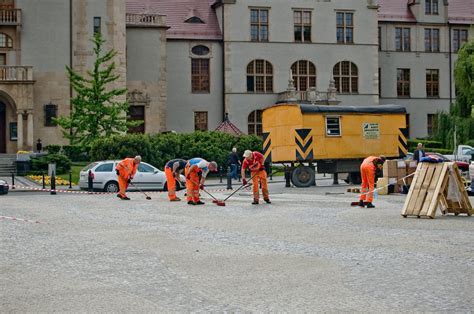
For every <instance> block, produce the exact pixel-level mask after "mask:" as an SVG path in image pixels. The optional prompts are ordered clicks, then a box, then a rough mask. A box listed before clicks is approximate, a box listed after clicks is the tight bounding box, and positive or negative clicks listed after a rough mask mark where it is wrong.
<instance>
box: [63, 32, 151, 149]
mask: <svg viewBox="0 0 474 314" xmlns="http://www.w3.org/2000/svg"><path fill="white" fill-rule="evenodd" d="M92 42H93V43H94V54H95V62H94V67H93V69H92V70H90V71H88V72H87V75H86V76H82V75H81V74H79V73H78V72H76V71H74V70H73V69H72V68H70V67H66V69H67V73H68V77H69V80H70V82H71V85H72V87H73V89H74V91H75V93H76V96H75V97H74V98H73V99H72V100H71V101H72V112H71V115H70V116H61V117H60V118H58V119H56V122H57V123H58V124H59V125H60V126H61V127H62V129H63V135H64V137H65V138H67V139H69V140H70V143H71V145H80V146H83V147H84V146H88V145H90V143H91V142H92V141H94V140H96V139H98V138H100V137H102V136H106V137H109V136H111V135H113V134H120V133H124V132H126V131H127V130H128V127H130V126H136V125H139V124H141V123H143V121H139V122H133V123H132V122H128V121H127V116H126V113H127V111H128V107H129V105H128V103H127V102H126V101H124V102H121V101H117V100H116V99H117V97H120V96H123V95H125V94H126V93H127V89H125V88H112V87H110V84H112V83H114V82H115V81H117V80H118V79H119V78H120V75H118V74H115V73H114V72H115V68H116V67H115V62H113V61H112V60H113V59H114V57H115V56H116V55H117V52H116V51H115V50H109V51H107V52H103V46H104V43H105V40H104V39H103V38H102V36H101V35H100V33H96V34H95V36H94V39H93V40H92Z"/></svg>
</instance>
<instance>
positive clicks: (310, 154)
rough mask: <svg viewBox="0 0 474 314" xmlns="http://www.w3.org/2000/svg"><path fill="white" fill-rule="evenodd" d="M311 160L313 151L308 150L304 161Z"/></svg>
mask: <svg viewBox="0 0 474 314" xmlns="http://www.w3.org/2000/svg"><path fill="white" fill-rule="evenodd" d="M313 159H314V155H313V150H310V151H309V154H308V156H306V160H313Z"/></svg>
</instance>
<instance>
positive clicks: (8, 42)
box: [0, 33, 13, 48]
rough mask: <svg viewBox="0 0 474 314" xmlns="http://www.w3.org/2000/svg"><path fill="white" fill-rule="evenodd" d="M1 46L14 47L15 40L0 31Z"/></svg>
mask: <svg viewBox="0 0 474 314" xmlns="http://www.w3.org/2000/svg"><path fill="white" fill-rule="evenodd" d="M0 48H13V40H12V38H11V37H10V36H8V35H7V34H4V33H0Z"/></svg>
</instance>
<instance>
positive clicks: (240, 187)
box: [223, 174, 257, 202]
mask: <svg viewBox="0 0 474 314" xmlns="http://www.w3.org/2000/svg"><path fill="white" fill-rule="evenodd" d="M256 175H257V174H254V175H253V176H252V177H251V178H250V179H249V181H252V179H253V178H254V177H255V176H256ZM250 185H251V183H250V182H249V183H248V184H245V185H243V184H242V185H241V186H239V188H238V189H237V190H235V191H234V192H232V193H231V194H230V195H229V196H227V197H226V198H225V199H224V200H223V202H225V201H227V200H228V199H229V198H230V197H231V196H232V195H234V194H235V193H237V192H238V191H239V190H240V189H242V188H243V187H244V186H245V187H247V186H250Z"/></svg>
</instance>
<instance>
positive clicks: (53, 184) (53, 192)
mask: <svg viewBox="0 0 474 314" xmlns="http://www.w3.org/2000/svg"><path fill="white" fill-rule="evenodd" d="M51 195H56V175H55V173H54V171H53V172H52V173H51Z"/></svg>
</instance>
